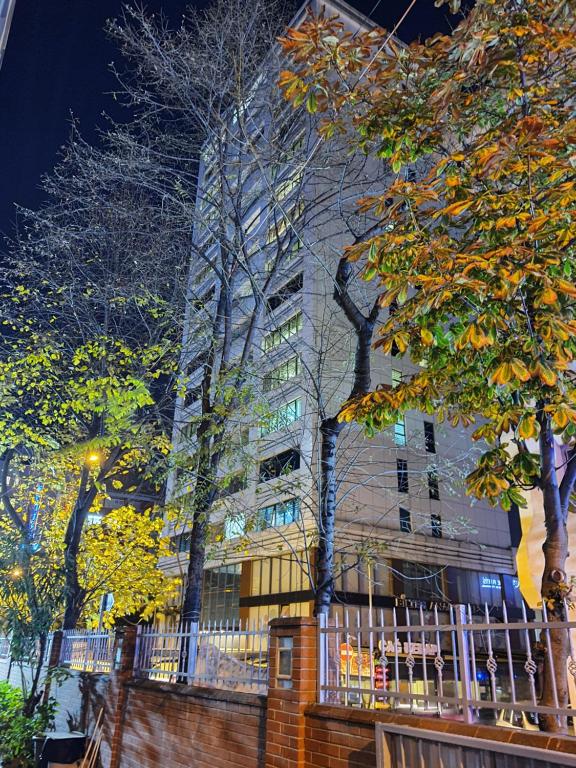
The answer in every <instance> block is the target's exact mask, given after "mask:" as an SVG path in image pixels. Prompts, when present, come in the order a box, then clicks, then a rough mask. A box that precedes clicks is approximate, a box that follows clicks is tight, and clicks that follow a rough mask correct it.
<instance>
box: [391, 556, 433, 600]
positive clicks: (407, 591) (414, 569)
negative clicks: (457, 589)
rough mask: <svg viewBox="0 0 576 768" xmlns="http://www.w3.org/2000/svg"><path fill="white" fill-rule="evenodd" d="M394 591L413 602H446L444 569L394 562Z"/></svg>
mask: <svg viewBox="0 0 576 768" xmlns="http://www.w3.org/2000/svg"><path fill="white" fill-rule="evenodd" d="M392 564H393V567H394V571H395V573H394V582H395V584H394V591H395V593H396V594H403V595H405V596H406V597H407V598H409V599H412V600H445V599H446V597H445V590H444V588H443V584H442V571H443V569H442V567H441V566H436V565H422V564H421V563H411V562H408V561H406V560H393V561H392Z"/></svg>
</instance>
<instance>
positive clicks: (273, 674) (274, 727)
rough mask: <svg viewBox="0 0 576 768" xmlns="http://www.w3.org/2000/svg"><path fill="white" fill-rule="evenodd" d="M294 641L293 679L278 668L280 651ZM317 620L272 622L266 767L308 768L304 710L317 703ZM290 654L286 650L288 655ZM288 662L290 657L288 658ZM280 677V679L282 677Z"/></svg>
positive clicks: (297, 619) (281, 620) (277, 620)
mask: <svg viewBox="0 0 576 768" xmlns="http://www.w3.org/2000/svg"><path fill="white" fill-rule="evenodd" d="M289 638H292V671H291V678H290V679H288V677H287V676H286V669H284V675H282V672H281V670H279V669H278V663H279V651H280V655H282V651H281V650H280V649H282V648H283V647H284V648H286V647H287V646H289V644H290V639H289ZM317 638H318V631H317V621H316V619H312V618H306V617H303V618H296V619H291V618H286V619H274V620H273V621H271V622H270V684H269V688H268V709H267V721H266V764H265V768H304V766H305V764H306V763H305V753H304V737H305V718H304V710H305V709H306V707H307V706H308V705H309V704H312V703H313V702H315V701H316V674H317V672H316V669H317ZM285 653H286V651H285V650H284V654H285ZM284 660H285V662H286V658H285V659H284ZM279 674H280V677H279Z"/></svg>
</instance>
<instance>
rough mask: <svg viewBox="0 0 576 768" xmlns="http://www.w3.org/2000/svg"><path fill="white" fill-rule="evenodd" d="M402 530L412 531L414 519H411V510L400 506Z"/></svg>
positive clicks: (404, 531) (405, 531)
mask: <svg viewBox="0 0 576 768" xmlns="http://www.w3.org/2000/svg"><path fill="white" fill-rule="evenodd" d="M400 530H401V531H402V532H403V533H412V521H411V520H410V511H409V510H408V509H404V507H400Z"/></svg>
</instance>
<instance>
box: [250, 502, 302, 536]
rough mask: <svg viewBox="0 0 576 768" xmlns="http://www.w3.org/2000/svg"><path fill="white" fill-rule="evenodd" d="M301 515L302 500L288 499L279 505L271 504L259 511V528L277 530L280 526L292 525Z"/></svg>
mask: <svg viewBox="0 0 576 768" xmlns="http://www.w3.org/2000/svg"><path fill="white" fill-rule="evenodd" d="M299 515H300V499H295V498H292V499H287V500H286V501H280V502H278V503H277V504H270V505H269V506H267V507H262V509H259V510H258V518H259V519H258V528H259V530H263V529H264V528H277V527H278V526H280V525H290V523H293V522H294V521H295V520H297V519H298V517H299Z"/></svg>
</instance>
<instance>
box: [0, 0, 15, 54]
mask: <svg viewBox="0 0 576 768" xmlns="http://www.w3.org/2000/svg"><path fill="white" fill-rule="evenodd" d="M15 5H16V0H0V67H1V66H2V59H3V58H4V51H5V50H6V45H7V43H8V33H9V32H10V24H11V22H12V16H13V14H14V6H15Z"/></svg>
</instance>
